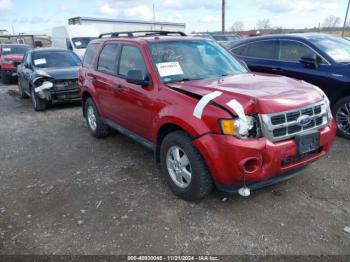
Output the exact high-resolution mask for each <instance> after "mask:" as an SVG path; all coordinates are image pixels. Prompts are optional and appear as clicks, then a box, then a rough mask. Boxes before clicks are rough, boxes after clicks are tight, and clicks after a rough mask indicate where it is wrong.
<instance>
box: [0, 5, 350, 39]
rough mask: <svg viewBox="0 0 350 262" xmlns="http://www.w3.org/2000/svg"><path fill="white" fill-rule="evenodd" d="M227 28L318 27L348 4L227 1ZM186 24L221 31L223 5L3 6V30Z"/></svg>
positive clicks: (0, 20) (341, 13)
mask: <svg viewBox="0 0 350 262" xmlns="http://www.w3.org/2000/svg"><path fill="white" fill-rule="evenodd" d="M226 2H227V11H226V27H227V28H229V27H230V25H232V24H233V23H234V22H235V21H237V20H240V21H242V22H243V23H244V29H253V28H254V27H255V25H256V23H257V21H258V20H259V19H265V18H269V19H270V21H271V25H272V26H278V27H283V28H305V27H314V26H318V23H319V22H321V23H322V22H323V20H324V19H325V17H327V16H329V15H335V16H340V17H341V18H342V19H343V18H344V14H345V10H346V5H347V2H348V1H347V0H293V1H291V0H240V1H238V0H226ZM153 4H154V6H155V13H156V20H158V21H167V22H168V21H169V22H183V23H185V24H186V31H187V32H191V31H207V30H209V31H213V30H220V29H221V0H163V1H161V0H114V1H113V0H60V1H57V0H0V29H7V30H9V31H11V32H12V26H13V28H14V30H15V33H46V34H50V32H51V28H52V27H53V26H56V25H64V24H67V19H68V18H70V17H75V16H89V17H105V18H118V19H133V20H152V5H153Z"/></svg>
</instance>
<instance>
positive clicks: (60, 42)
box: [51, 25, 101, 57]
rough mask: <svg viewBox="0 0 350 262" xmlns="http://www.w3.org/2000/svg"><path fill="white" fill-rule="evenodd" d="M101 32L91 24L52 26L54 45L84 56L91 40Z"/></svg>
mask: <svg viewBox="0 0 350 262" xmlns="http://www.w3.org/2000/svg"><path fill="white" fill-rule="evenodd" d="M100 34H101V32H100V31H98V30H97V28H96V27H95V26H91V25H65V26H57V27H54V28H52V38H51V40H52V47H56V48H64V49H69V50H72V51H74V52H75V53H76V54H77V55H79V56H80V57H83V55H84V53H85V50H86V47H87V45H88V44H89V42H90V41H91V40H93V39H96V38H97V37H98V36H99V35H100Z"/></svg>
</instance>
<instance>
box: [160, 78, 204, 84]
mask: <svg viewBox="0 0 350 262" xmlns="http://www.w3.org/2000/svg"><path fill="white" fill-rule="evenodd" d="M201 79H204V78H187V77H184V78H181V79H176V80H171V81H166V82H164V83H165V84H166V83H174V82H186V81H192V80H201Z"/></svg>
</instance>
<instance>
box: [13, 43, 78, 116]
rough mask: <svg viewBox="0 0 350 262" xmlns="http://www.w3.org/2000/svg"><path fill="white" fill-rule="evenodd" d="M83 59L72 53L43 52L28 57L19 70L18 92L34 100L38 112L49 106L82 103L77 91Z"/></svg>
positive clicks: (39, 50)
mask: <svg viewBox="0 0 350 262" xmlns="http://www.w3.org/2000/svg"><path fill="white" fill-rule="evenodd" d="M80 63H81V61H80V58H79V57H78V56H77V55H76V54H75V53H73V52H72V51H69V50H64V49H53V48H42V49H33V50H30V51H28V52H27V53H26V55H25V57H24V59H23V63H22V64H20V65H19V66H18V69H17V72H18V89H19V93H20V95H21V97H22V98H27V97H28V96H30V97H31V99H32V103H33V107H34V110H35V111H42V110H45V109H46V107H47V106H48V105H49V104H55V103H61V102H68V101H77V100H80V97H79V89H78V87H77V76H78V68H79V65H80Z"/></svg>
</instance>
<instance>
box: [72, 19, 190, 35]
mask: <svg viewBox="0 0 350 262" xmlns="http://www.w3.org/2000/svg"><path fill="white" fill-rule="evenodd" d="M68 24H69V25H86V26H94V27H95V28H97V30H98V31H99V32H100V33H101V34H102V33H111V32H124V31H141V30H145V31H152V30H155V31H181V32H185V29H186V25H185V24H184V23H172V22H152V21H136V20H121V19H106V18H93V17H73V18H69V19H68Z"/></svg>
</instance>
